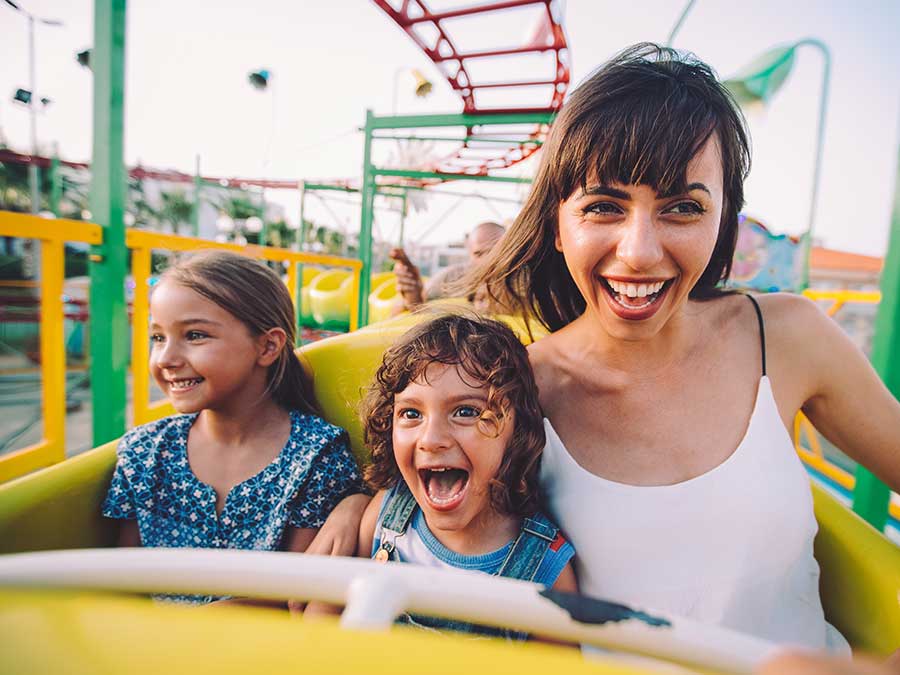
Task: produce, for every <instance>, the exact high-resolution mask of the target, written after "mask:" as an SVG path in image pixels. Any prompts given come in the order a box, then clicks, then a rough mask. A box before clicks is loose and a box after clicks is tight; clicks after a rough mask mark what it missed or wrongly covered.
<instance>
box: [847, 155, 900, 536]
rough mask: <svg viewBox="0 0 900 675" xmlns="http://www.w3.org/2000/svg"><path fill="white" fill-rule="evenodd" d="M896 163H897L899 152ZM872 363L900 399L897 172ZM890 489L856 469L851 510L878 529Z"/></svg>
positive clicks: (899, 186)
mask: <svg viewBox="0 0 900 675" xmlns="http://www.w3.org/2000/svg"><path fill="white" fill-rule="evenodd" d="M897 164H898V166H900V152H898V157H897ZM872 365H873V366H874V367H875V370H876V371H878V374H879V375H880V376H881V379H882V380H883V381H884V384H885V385H886V386H887V388H888V390H889V391H890V392H891V393H892V394H893V395H894V398H896V399H898V400H900V173H898V174H897V183H896V185H895V187H894V209H893V215H892V216H891V232H890V239H889V240H888V252H887V255H886V256H885V258H884V268H883V269H882V271H881V302H880V303H878V315H877V317H876V319H875V337H874V338H873V340H872ZM890 499H891V491H890V489H889V488H888V487H887V485H885V484H884V483H882V482H881V481H880V480H878V478H876V477H875V476H874V475H873V474H872V473H871V472H870V471H868V470H867V469H865V468H864V467H862V466H860V467H859V468H858V469H857V470H856V487H855V489H854V490H853V510H854V511H856V512H857V513H858V514H859V515H860V516H862V517H863V518H865V519H866V520H867V521H869V522H870V523H871V524H872V525H873V526H874V527H876V528H878V529H879V530H882V531H883V530H884V526H885V525H886V524H887V518H888V506H889V504H890Z"/></svg>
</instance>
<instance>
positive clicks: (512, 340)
mask: <svg viewBox="0 0 900 675" xmlns="http://www.w3.org/2000/svg"><path fill="white" fill-rule="evenodd" d="M433 363H439V364H444V365H452V366H457V367H459V368H461V369H462V370H461V374H463V373H464V374H466V375H468V376H469V377H471V378H472V379H473V380H474V381H476V382H479V383H483V384H484V386H485V387H486V388H487V406H486V409H485V410H484V411H483V412H482V414H481V419H480V420H479V430H480V431H481V432H482V433H484V434H485V435H488V436H490V435H499V434H500V433H502V430H503V425H504V424H506V423H507V421H509V419H510V413H514V414H515V428H514V429H513V433H512V437H511V438H510V440H509V445H508V446H507V447H506V452H505V453H504V456H503V461H502V463H501V464H500V468H499V469H498V470H497V475H496V476H495V477H494V479H493V480H492V481H491V486H490V499H491V505H492V506H493V508H494V509H496V510H497V511H498V512H500V513H506V514H510V515H517V516H530V515H532V514H533V513H534V512H535V511H537V509H538V505H539V496H538V495H539V488H538V470H539V464H538V460H539V458H540V455H541V451H542V450H543V448H544V441H545V436H544V424H543V415H542V413H541V409H540V404H539V403H538V391H537V384H536V383H535V381H534V374H533V373H532V371H531V365H530V364H529V362H528V353H527V351H526V350H525V347H524V345H523V344H522V343H521V342H520V341H519V339H518V338H517V337H516V336H515V334H514V333H513V332H512V331H511V330H510V329H509V328H508V327H507V326H506V325H504V324H502V323H500V322H498V321H492V320H490V319H483V318H475V317H470V316H462V315H459V314H448V315H446V316H440V317H438V318H435V319H432V320H430V321H427V322H425V323H422V324H420V325H418V326H416V327H415V328H413V329H411V330H409V331H408V332H407V333H406V334H404V335H403V336H402V337H401V338H400V339H399V341H397V342H396V343H395V344H394V345H393V346H392V347H391V348H390V349H388V350H387V351H386V352H385V354H384V358H383V360H382V363H381V366H380V367H379V368H378V372H377V373H376V374H375V381H374V382H373V383H372V386H371V387H370V388H369V390H368V392H367V393H366V396H365V398H364V400H363V405H362V415H363V427H364V438H365V442H366V445H368V447H369V448H370V449H371V451H372V463H371V464H370V465H369V466H368V467H367V468H366V471H365V477H366V480H367V481H368V483H369V484H370V485H371V486H372V487H373V488H375V489H385V488H389V487H392V486H393V485H395V484H396V483H397V482H398V481H399V480H401V475H400V469H399V467H398V466H397V461H396V459H395V458H394V448H393V444H392V435H393V418H394V396H396V395H397V394H399V393H400V392H402V391H403V390H404V389H406V387H407V386H409V384H410V383H411V382H413V381H416V380H421V379H422V378H424V377H425V372H426V370H427V369H428V366H430V365H431V364H433Z"/></svg>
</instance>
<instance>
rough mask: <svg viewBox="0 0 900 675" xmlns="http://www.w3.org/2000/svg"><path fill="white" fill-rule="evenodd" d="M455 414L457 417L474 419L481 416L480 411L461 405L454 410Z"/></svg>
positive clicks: (473, 407) (471, 406)
mask: <svg viewBox="0 0 900 675" xmlns="http://www.w3.org/2000/svg"><path fill="white" fill-rule="evenodd" d="M455 414H456V416H457V417H467V418H472V419H474V418H477V417H479V416H480V415H481V411H480V410H479V409H478V408H476V407H475V406H473V405H461V406H459V407H458V408H457V409H456V411H455Z"/></svg>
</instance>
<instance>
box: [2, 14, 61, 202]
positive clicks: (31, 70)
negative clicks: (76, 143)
mask: <svg viewBox="0 0 900 675" xmlns="http://www.w3.org/2000/svg"><path fill="white" fill-rule="evenodd" d="M4 2H6V4H7V5H9V6H10V7H12V8H13V9H14V10H16V11H17V12H19V13H20V14H24V15H25V17H26V18H27V19H28V86H29V88H30V89H31V92H30V93H31V96H30V97H29V100H28V113H29V117H30V118H31V163H30V164H29V165H28V180H29V183H30V184H31V212H32V213H38V212H39V211H40V210H41V193H40V186H39V183H38V167H37V163H36V161H35V157H37V154H38V147H37V103H38V101H39V100H42V99H40V97H38V95H37V76H36V75H35V70H36V68H35V58H34V52H35V47H34V24H35V22H37V23H40V24H43V25H45V26H62V25H63V23H62V21H58V20H57V19H43V18H41V17H38V16H35V15H34V14H32V13H31V12H26V11H25V10H24V9H22V8H21V7H19V6H18V5H17V4H16V3H14V2H13V1H12V0H4Z"/></svg>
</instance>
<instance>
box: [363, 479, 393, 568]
mask: <svg viewBox="0 0 900 675" xmlns="http://www.w3.org/2000/svg"><path fill="white" fill-rule="evenodd" d="M386 492H387V491H386V490H381V491H379V492H378V494H376V495H375V496H374V497H373V498H372V501H370V502H369V505H368V506H367V507H366V510H365V512H364V513H363V516H362V520H361V521H360V523H359V538H358V541H357V544H356V557H357V558H371V557H372V542H373V541H374V539H375V527H376V526H377V525H378V513H379V512H380V511H381V503H382V502H383V501H384V495H385V494H386Z"/></svg>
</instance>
